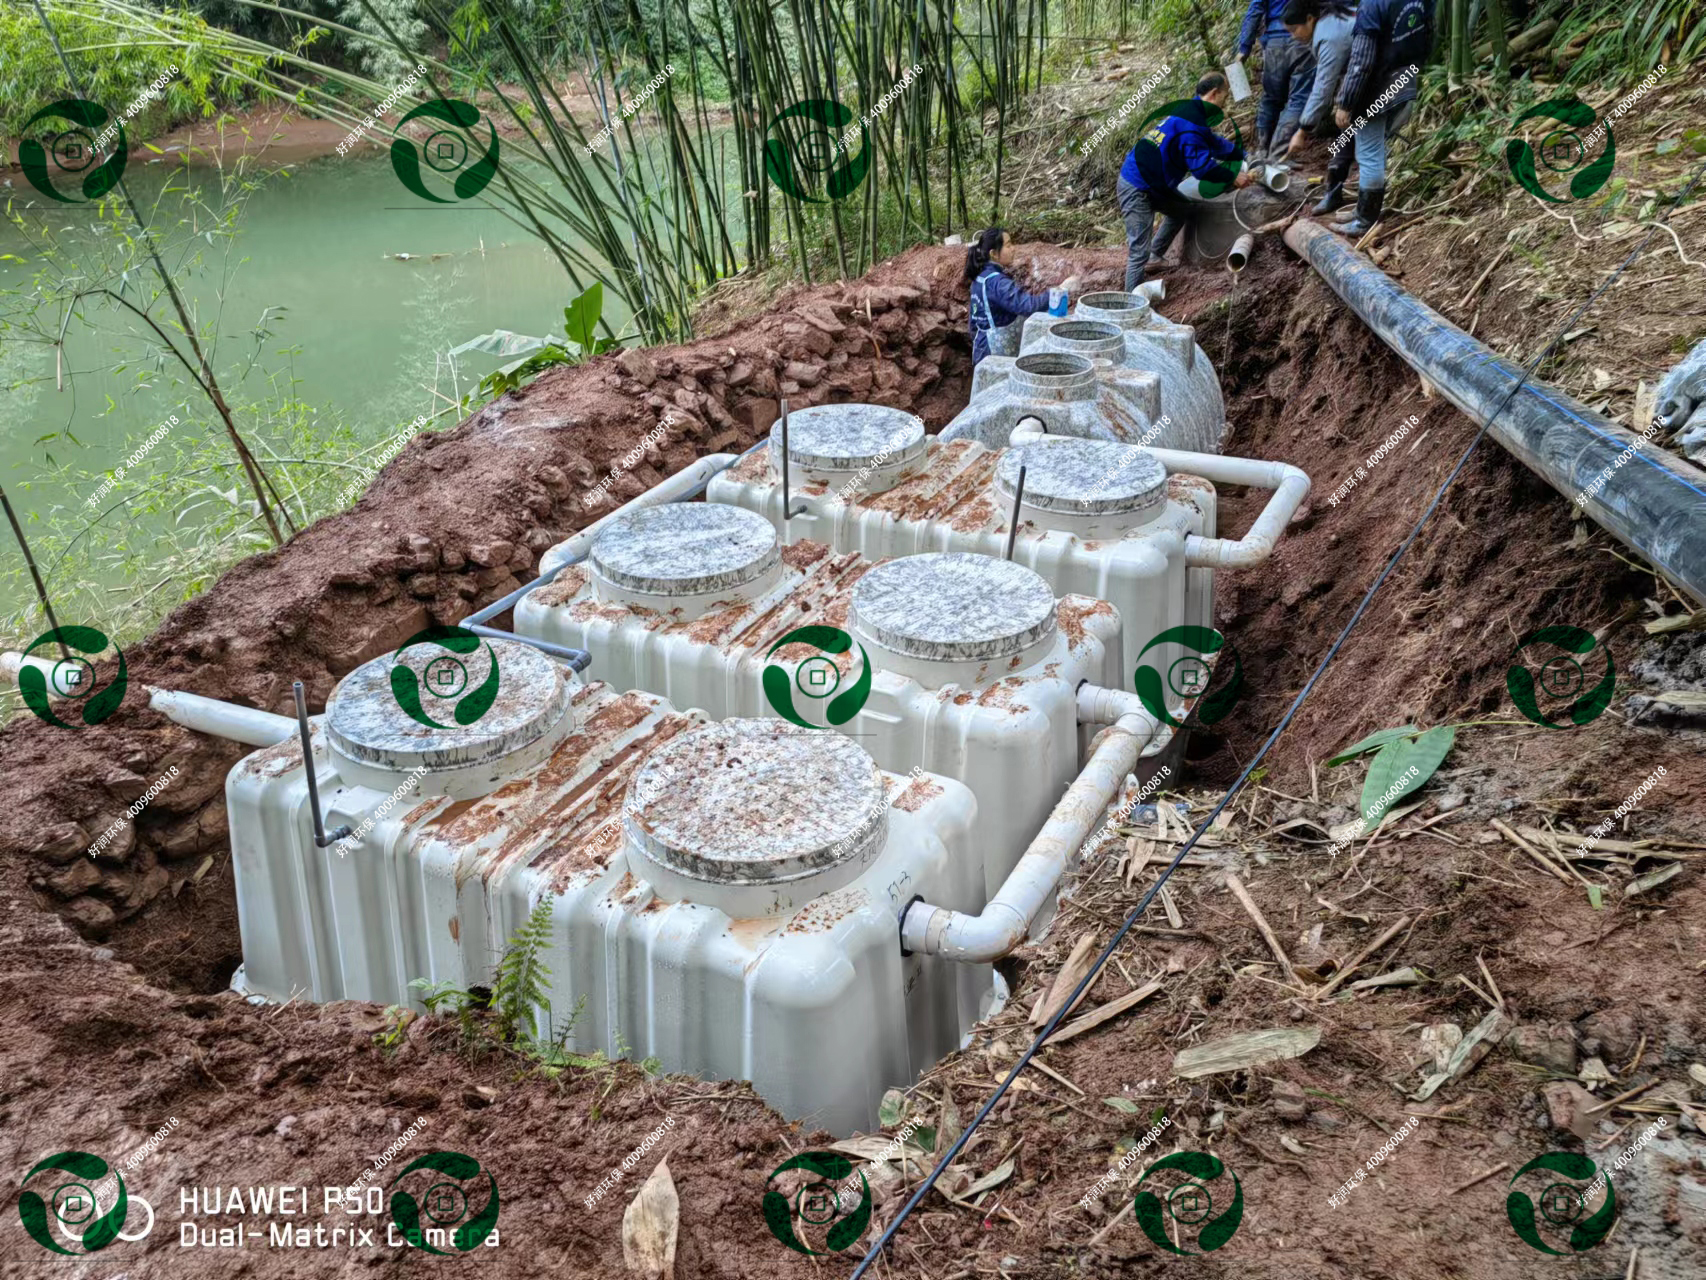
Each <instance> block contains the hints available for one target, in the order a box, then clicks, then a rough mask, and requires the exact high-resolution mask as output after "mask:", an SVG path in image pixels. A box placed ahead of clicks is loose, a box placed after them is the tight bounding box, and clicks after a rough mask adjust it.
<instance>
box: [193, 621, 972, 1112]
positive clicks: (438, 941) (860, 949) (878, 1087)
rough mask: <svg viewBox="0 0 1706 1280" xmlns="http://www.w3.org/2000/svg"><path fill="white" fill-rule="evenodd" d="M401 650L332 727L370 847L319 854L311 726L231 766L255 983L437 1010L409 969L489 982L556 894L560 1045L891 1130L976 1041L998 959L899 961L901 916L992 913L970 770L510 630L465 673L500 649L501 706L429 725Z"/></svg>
mask: <svg viewBox="0 0 1706 1280" xmlns="http://www.w3.org/2000/svg"><path fill="white" fill-rule="evenodd" d="M412 652H414V653H420V650H415V651H412ZM429 657H430V651H427V653H426V655H425V656H420V657H414V656H411V655H410V654H409V653H406V654H405V655H404V658H403V661H404V664H405V665H409V666H411V668H412V669H415V670H416V671H417V673H418V674H424V672H423V670H422V669H423V667H424V664H425V663H426V661H427V660H428V658H429ZM392 662H393V659H391V658H389V657H387V658H382V659H378V660H375V661H374V662H370V663H368V664H366V665H365V666H362V667H360V668H357V670H355V671H354V672H352V673H351V674H350V675H349V676H348V677H347V678H346V679H345V680H344V681H343V682H342V683H341V684H340V685H339V686H338V688H337V690H336V692H335V693H334V694H333V696H332V699H331V701H330V702H329V703H328V705H327V712H326V715H325V716H324V717H316V718H315V722H314V726H313V732H312V739H311V743H312V749H313V753H314V766H315V774H316V778H317V780H318V784H319V787H320V796H321V802H322V804H323V806H324V807H325V809H326V824H327V826H328V827H329V828H336V827H337V826H338V825H339V824H347V825H349V826H350V827H352V828H355V829H356V831H357V832H358V835H357V837H355V838H353V839H351V840H350V841H348V842H344V843H342V844H340V843H339V842H334V843H333V845H332V846H331V847H328V848H324V849H321V848H317V847H316V845H315V840H314V831H313V823H312V818H311V815H310V814H309V812H308V790H307V780H306V774H305V772H304V770H303V761H302V751H301V746H300V744H299V743H298V742H297V741H296V740H295V739H294V738H293V739H291V740H290V741H288V742H285V743H281V744H279V745H278V746H274V747H268V748H266V749H265V750H262V751H258V752H255V753H254V754H252V755H250V756H248V757H246V758H245V759H243V760H241V761H239V762H238V764H237V765H236V766H235V767H234V768H233V769H232V770H231V773H230V775H229V777H228V778H227V780H226V798H227V803H228V805H229V809H230V815H231V844H232V854H233V859H234V863H235V869H236V881H237V902H238V914H239V920H240V923H241V927H242V936H243V967H242V968H241V969H240V970H239V971H238V976H237V978H236V980H235V981H234V983H233V985H234V986H236V987H237V988H238V990H240V991H244V992H246V993H249V994H251V995H256V996H260V997H264V998H268V999H273V1000H287V999H290V998H292V997H297V998H307V999H311V1000H316V1001H329V1000H340V999H358V1000H369V1001H373V1002H375V1003H379V1004H413V1005H415V1006H416V1007H419V993H418V992H417V991H415V990H412V989H411V988H410V985H409V984H410V982H411V981H412V980H414V979H425V980H428V981H431V982H448V983H450V984H452V985H454V986H456V987H460V988H464V989H469V988H474V987H489V986H490V985H491V984H492V982H493V980H494V977H495V974H496V967H497V964H498V961H499V959H500V957H501V956H502V955H503V953H504V949H505V946H506V943H507V941H508V940H509V939H510V938H511V937H512V936H513V935H514V933H515V931H516V929H517V928H518V927H519V926H520V925H521V924H522V923H523V922H524V921H526V920H527V918H528V916H529V913H530V912H531V911H532V910H533V908H534V907H535V905H536V904H538V903H539V902H540V901H541V900H549V901H550V902H551V903H552V904H553V905H552V912H551V930H550V935H549V941H548V943H547V944H546V945H545V947H544V949H543V951H542V953H541V956H540V958H541V960H542V961H543V962H544V964H545V966H546V967H547V968H549V970H550V974H551V976H550V980H549V983H548V988H549V996H548V1003H547V1006H546V1007H544V1008H541V1009H540V1010H538V1011H537V1015H536V1028H537V1032H538V1034H539V1035H540V1036H541V1037H542V1038H547V1039H549V1038H551V1037H552V1036H554V1035H562V1036H564V1041H563V1042H564V1045H565V1047H566V1048H568V1049H569V1050H571V1051H576V1052H581V1053H587V1052H591V1051H592V1050H594V1049H602V1050H604V1051H605V1052H607V1053H610V1054H612V1055H615V1054H617V1053H619V1052H622V1051H623V1047H624V1046H626V1047H627V1048H626V1051H627V1052H628V1053H630V1054H631V1055H632V1056H633V1057H635V1058H640V1057H645V1056H648V1055H652V1056H656V1057H658V1058H659V1059H661V1060H662V1062H663V1065H664V1067H665V1068H666V1069H668V1070H671V1071H682V1072H688V1073H693V1074H697V1075H701V1076H705V1077H708V1078H713V1079H731V1080H738V1079H749V1080H751V1081H752V1082H753V1084H754V1086H755V1087H756V1088H757V1090H758V1092H759V1093H760V1094H761V1095H762V1096H763V1097H764V1098H765V1099H766V1100H767V1101H768V1102H769V1103H771V1105H773V1106H775V1107H776V1108H777V1110H779V1111H780V1112H782V1114H784V1115H785V1116H788V1117H789V1118H798V1119H802V1120H806V1121H808V1122H809V1124H811V1125H815V1124H822V1125H824V1126H825V1127H827V1128H829V1129H831V1130H833V1131H834V1132H836V1133H838V1134H845V1133H848V1132H851V1131H853V1130H854V1129H870V1128H873V1127H874V1126H875V1123H876V1115H877V1104H878V1102H879V1100H880V1098H881V1096H882V1093H883V1091H884V1089H886V1088H889V1087H894V1086H901V1085H905V1084H909V1083H911V1082H912V1081H913V1080H915V1079H916V1078H917V1076H918V1075H919V1073H920V1072H922V1071H923V1070H925V1069H927V1068H928V1067H930V1066H932V1065H933V1064H934V1063H935V1062H937V1061H938V1060H939V1059H940V1058H941V1057H942V1056H943V1055H944V1054H946V1053H948V1052H949V1051H951V1050H952V1049H954V1048H955V1047H956V1046H957V1045H958V1044H959V1042H960V1039H961V1037H962V1036H963V1035H964V1034H965V1033H966V1032H967V1031H968V1030H969V1029H970V1025H971V1021H970V1018H971V1016H974V1015H975V1010H973V1011H971V1013H970V1014H968V1013H967V1011H966V1010H965V1009H964V1008H963V1000H962V998H961V990H960V989H961V987H962V986H963V985H964V983H965V981H966V975H967V971H968V970H973V969H982V972H983V974H984V977H985V981H986V982H987V976H988V972H989V971H988V968H987V966H968V965H958V964H954V963H951V962H947V961H942V960H938V959H936V958H933V957H926V956H921V955H906V954H903V952H902V949H901V947H900V945H899V941H898V932H897V929H898V920H899V917H900V914H901V913H902V911H903V910H904V909H905V907H906V904H907V903H908V902H909V901H911V900H912V899H913V898H914V897H915V896H920V895H921V896H924V897H925V898H927V899H928V900H929V901H932V902H936V901H941V902H943V903H952V904H953V905H954V906H956V907H957V908H959V909H962V910H969V911H975V910H977V909H978V908H979V906H980V904H981V901H982V895H983V884H982V874H981V870H980V865H979V851H978V850H977V849H976V848H975V846H974V844H973V842H972V834H971V823H972V816H973V812H974V809H975V801H974V800H973V798H972V795H971V793H970V792H969V791H968V790H967V789H966V788H965V787H964V786H962V785H960V784H959V783H957V782H954V781H952V780H949V779H945V778H939V777H933V776H931V775H929V774H918V775H915V776H913V777H911V778H907V777H901V776H897V775H895V774H892V773H886V772H884V771H883V770H881V769H879V768H878V767H877V765H876V763H875V762H874V761H873V760H872V759H871V756H870V754H869V753H868V752H867V751H866V750H865V749H864V748H863V747H862V746H860V744H859V742H858V741H857V740H856V739H853V738H849V737H845V736H842V735H840V734H834V733H808V732H805V731H801V730H797V729H795V728H794V727H793V726H791V725H789V724H787V723H786V722H784V721H782V720H777V719H765V720H735V721H729V722H725V723H722V724H708V723H706V722H705V721H704V720H703V718H702V717H698V716H692V715H684V714H682V713H680V712H677V711H675V710H673V709H672V708H671V707H670V705H669V704H668V703H667V702H665V701H664V700H663V699H661V698H658V697H655V696H653V695H650V694H646V693H641V692H636V691H630V692H626V693H622V692H618V691H616V690H614V689H611V688H610V687H609V686H607V685H604V684H599V683H592V684H586V685H579V684H577V683H576V682H575V681H574V679H573V677H572V676H570V675H568V674H567V673H566V672H565V671H564V670H563V669H562V668H560V667H558V666H557V665H556V664H555V663H554V662H552V661H551V660H550V659H548V658H545V657H543V656H542V655H540V654H538V653H537V652H535V651H534V650H532V649H529V648H526V647H524V646H521V645H518V644H515V643H514V642H508V641H493V642H492V643H491V645H490V646H489V648H488V649H485V650H483V651H481V652H480V653H478V654H473V655H469V656H468V661H467V664H466V665H467V667H468V668H469V675H470V682H469V685H468V687H470V688H471V687H474V682H475V681H481V680H483V679H484V677H485V674H486V671H485V670H484V667H485V666H486V665H487V664H489V663H492V662H496V663H498V664H500V669H501V679H500V692H499V696H498V699H497V701H496V703H495V704H494V705H493V707H492V709H491V710H490V711H489V712H488V713H487V714H486V715H485V716H483V717H481V718H480V719H478V720H476V721H475V722H474V723H472V724H469V725H467V726H465V727H456V726H455V725H454V724H453V723H452V722H451V721H450V720H449V717H448V716H438V717H435V718H436V719H438V720H441V721H444V722H445V723H446V724H449V725H450V727H434V726H430V725H423V724H420V723H418V722H416V721H415V720H413V719H411V718H410V717H409V716H408V715H407V714H406V713H405V712H404V711H403V710H402V709H401V708H400V706H399V704H398V701H397V699H396V698H395V697H393V695H392V691H391V686H390V671H389V669H390V667H391V665H392ZM475 668H482V669H479V670H476V669H475ZM394 796H395V797H396V798H397V799H396V802H395V804H394V805H392V806H390V807H389V810H388V812H387V811H386V810H387V806H388V802H390V801H391V800H392V797H394Z"/></svg>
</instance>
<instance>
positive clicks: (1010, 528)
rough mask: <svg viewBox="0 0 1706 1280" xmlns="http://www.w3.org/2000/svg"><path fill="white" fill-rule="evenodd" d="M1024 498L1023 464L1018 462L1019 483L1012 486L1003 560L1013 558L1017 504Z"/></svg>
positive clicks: (1016, 525)
mask: <svg viewBox="0 0 1706 1280" xmlns="http://www.w3.org/2000/svg"><path fill="white" fill-rule="evenodd" d="M1024 500H1025V464H1024V463H1022V462H1021V463H1020V464H1019V483H1018V484H1017V485H1015V486H1014V487H1013V515H1012V517H1011V518H1010V519H1009V520H1008V521H1007V554H1006V555H1005V556H1004V557H1002V558H1003V559H1005V560H1011V559H1012V558H1013V543H1014V542H1016V541H1017V540H1018V537H1019V504H1020V503H1021V502H1023V501H1024Z"/></svg>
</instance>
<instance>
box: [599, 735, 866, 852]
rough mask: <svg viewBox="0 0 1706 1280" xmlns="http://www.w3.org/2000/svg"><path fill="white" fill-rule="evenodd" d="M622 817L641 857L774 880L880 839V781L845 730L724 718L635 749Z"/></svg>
mask: <svg viewBox="0 0 1706 1280" xmlns="http://www.w3.org/2000/svg"><path fill="white" fill-rule="evenodd" d="M623 825H624V827H625V828H626V830H627V832H628V836H629V838H630V839H631V840H633V841H634V842H635V843H636V844H637V845H638V846H639V847H640V848H641V849H642V850H644V852H645V853H646V855H647V856H648V857H650V858H652V859H653V860H654V861H656V862H658V863H660V864H661V865H663V866H665V867H668V868H670V869H671V870H673V871H677V872H679V873H681V874H682V875H685V876H688V877H691V878H692V879H695V880H703V881H708V882H710V883H713V884H731V885H754V884H756V885H763V884H775V883H778V882H781V881H787V880H797V879H803V878H806V877H810V876H814V875H818V874H820V873H822V872H824V871H827V870H829V869H830V868H832V867H836V866H839V865H841V864H842V863H844V862H847V861H848V860H849V859H853V858H859V859H865V858H867V857H869V856H870V855H871V854H872V853H873V851H875V850H877V849H880V848H881V846H882V843H883V841H884V840H886V839H887V837H888V789H887V787H886V785H885V784H884V781H883V775H882V771H881V770H879V769H878V768H877V763H876V761H875V760H873V759H871V757H870V755H869V753H868V752H866V750H865V749H864V748H863V747H861V746H860V745H859V744H858V743H857V742H855V741H853V739H851V738H846V737H842V736H841V735H840V734H838V733H831V732H827V731H824V730H809V729H799V728H796V727H795V726H794V725H791V724H789V723H788V722H787V721H785V720H775V719H762V720H756V719H755V720H738V719H737V720H724V721H723V722H721V723H720V724H712V725H706V726H704V727H703V728H699V729H690V730H688V731H687V732H686V733H682V734H680V735H678V736H676V737H674V738H672V739H670V740H669V741H668V742H666V743H665V744H664V745H663V746H661V747H659V748H658V749H657V750H655V751H653V752H652V753H651V754H650V755H649V756H647V757H646V759H645V761H644V763H642V764H641V766H640V768H639V769H638V770H637V771H636V772H635V774H634V777H633V780H632V781H631V782H630V783H629V786H628V795H627V799H626V801H625V802H624V804H623Z"/></svg>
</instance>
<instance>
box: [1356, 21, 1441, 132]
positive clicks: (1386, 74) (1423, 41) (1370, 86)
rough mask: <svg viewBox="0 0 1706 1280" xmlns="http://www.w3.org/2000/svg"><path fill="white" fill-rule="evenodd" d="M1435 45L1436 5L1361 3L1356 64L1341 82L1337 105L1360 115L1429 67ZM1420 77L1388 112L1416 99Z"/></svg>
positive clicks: (1398, 96)
mask: <svg viewBox="0 0 1706 1280" xmlns="http://www.w3.org/2000/svg"><path fill="white" fill-rule="evenodd" d="M1433 40H1434V6H1433V0H1362V4H1361V5H1360V6H1358V8H1357V20H1356V27H1355V28H1354V29H1353V31H1352V35H1351V60H1350V65H1349V66H1347V67H1346V68H1345V77H1344V79H1343V80H1341V81H1339V97H1338V103H1337V105H1339V106H1341V107H1343V108H1344V109H1345V110H1346V111H1351V112H1357V111H1361V110H1362V109H1363V108H1364V107H1366V106H1367V105H1368V104H1369V103H1371V102H1373V101H1374V100H1375V99H1376V98H1378V97H1379V96H1380V95H1381V94H1383V93H1385V92H1386V90H1387V87H1388V86H1389V85H1390V84H1391V83H1392V81H1393V80H1394V79H1396V78H1397V76H1398V74H1399V73H1400V72H1402V71H1403V70H1404V68H1405V67H1408V66H1410V65H1412V64H1414V65H1415V66H1416V67H1418V68H1420V67H1422V66H1425V65H1426V64H1427V60H1428V51H1429V50H1430V49H1431V48H1432V47H1433ZM1420 79H1421V76H1420V73H1419V72H1418V74H1417V75H1415V76H1412V77H1411V78H1410V81H1409V83H1408V84H1406V85H1405V86H1404V87H1403V88H1402V89H1400V90H1399V91H1398V93H1397V94H1396V95H1395V96H1394V97H1393V98H1392V100H1391V102H1389V103H1388V104H1387V109H1388V110H1390V109H1391V108H1392V107H1395V106H1397V105H1398V104H1399V103H1402V102H1408V101H1410V99H1412V98H1414V97H1415V96H1416V89H1417V82H1418V81H1419V80H1420Z"/></svg>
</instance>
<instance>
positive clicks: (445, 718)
mask: <svg viewBox="0 0 1706 1280" xmlns="http://www.w3.org/2000/svg"><path fill="white" fill-rule="evenodd" d="M393 669H396V670H397V673H398V674H397V675H393V674H392V672H393ZM494 669H495V671H496V676H495V677H494V676H493V672H494ZM488 682H490V684H489V683H488ZM490 685H495V696H490V697H489V701H488V696H487V695H486V694H484V693H483V692H482V691H484V690H487V689H488V688H489V687H490ZM411 686H412V688H413V692H412V693H411V692H410V688H411ZM571 696H572V690H571V689H570V686H569V682H568V681H567V680H566V679H565V678H564V677H563V673H562V670H561V668H559V667H558V666H557V664H556V663H554V662H552V661H551V660H550V659H549V658H547V657H546V656H545V655H544V654H542V653H540V652H539V651H538V650H537V649H531V648H529V647H528V646H527V645H524V644H519V643H517V642H516V641H514V640H483V641H482V642H481V643H480V645H479V647H478V648H476V649H474V650H472V651H470V652H454V651H452V650H451V649H449V648H446V647H444V646H442V645H440V644H438V643H436V642H432V641H426V642H421V643H416V644H411V645H409V646H408V647H407V648H405V649H403V650H402V652H401V653H400V654H386V655H385V656H383V657H380V658H375V659H374V660H373V661H371V662H365V663H363V664H362V665H361V666H359V667H357V668H356V669H355V670H354V671H352V672H350V673H349V675H347V676H345V677H344V678H343V680H342V681H341V682H340V683H339V685H338V687H337V688H336V689H335V690H334V691H333V693H332V696H331V698H330V700H328V702H327V703H326V736H327V739H328V740H329V741H330V743H331V745H332V747H333V748H334V749H335V750H337V751H338V752H339V753H340V754H342V755H344V756H345V757H347V758H349V759H351V760H354V761H357V762H360V763H364V764H372V765H378V766H380V767H381V768H383V769H386V770H392V771H401V772H409V771H412V770H413V769H415V768H416V767H422V768H425V769H426V770H428V771H429V772H437V771H442V770H447V769H456V768H461V767H464V766H468V765H478V764H485V763H487V762H489V761H495V760H500V759H502V758H504V757H505V756H508V755H511V754H513V753H515V752H518V751H521V750H524V749H525V748H527V747H529V746H532V745H533V744H534V743H536V742H538V741H539V740H540V739H541V738H543V737H545V736H546V735H547V734H548V733H550V732H551V731H552V730H553V729H555V728H557V727H558V726H559V725H560V724H561V723H562V719H563V717H564V716H566V715H568V714H570V709H569V700H570V697H571ZM482 706H484V708H485V709H484V710H483V711H481V710H480V708H481V707H482ZM416 712H418V714H419V716H420V717H421V718H417V717H416V714H415V713H416ZM476 712H478V714H477V715H476V714H475V713H476ZM459 713H460V716H461V717H462V719H459V718H458V716H459ZM463 720H466V721H467V722H466V723H463V722H462V721H463Z"/></svg>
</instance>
